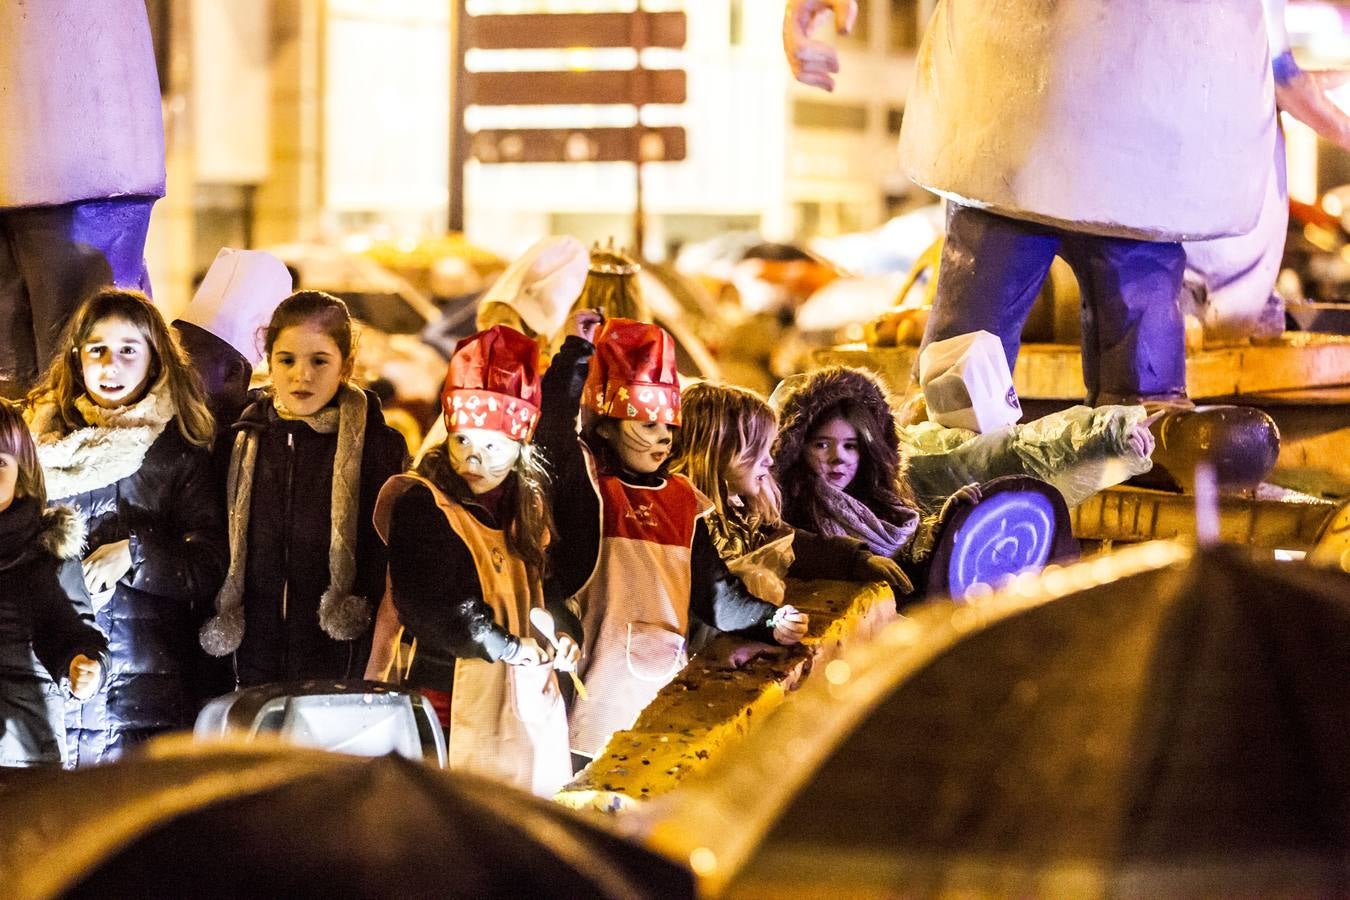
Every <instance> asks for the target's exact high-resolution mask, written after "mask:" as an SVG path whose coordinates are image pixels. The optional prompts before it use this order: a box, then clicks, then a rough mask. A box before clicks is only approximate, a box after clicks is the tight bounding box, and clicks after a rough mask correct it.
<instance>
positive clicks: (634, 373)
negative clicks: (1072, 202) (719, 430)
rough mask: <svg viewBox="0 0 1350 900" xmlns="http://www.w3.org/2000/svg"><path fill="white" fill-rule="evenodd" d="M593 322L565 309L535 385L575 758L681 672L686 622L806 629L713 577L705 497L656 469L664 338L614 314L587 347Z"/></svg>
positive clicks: (668, 425)
mask: <svg viewBox="0 0 1350 900" xmlns="http://www.w3.org/2000/svg"><path fill="white" fill-rule="evenodd" d="M598 322H599V317H598V316H597V315H596V314H595V313H593V312H588V311H579V312H578V313H574V314H573V317H572V320H571V323H570V325H571V329H570V331H571V333H570V334H569V336H568V337H567V339H566V340H565V341H564V343H563V346H562V347H561V349H560V350H559V352H558V355H557V356H555V357H554V358H553V362H552V364H551V365H550V367H549V370H548V373H547V374H546V375H545V377H544V410H543V420H542V422H541V425H540V432H539V442H540V444H541V445H543V446H544V448H545V451H546V453H547V454H548V458H549V460H550V461H551V462H552V463H553V464H554V467H555V471H556V472H557V493H556V497H555V502H554V515H555V517H556V518H557V522H558V529H559V534H560V535H561V537H560V541H559V545H560V546H559V549H558V552H556V553H555V556H554V558H555V559H556V560H557V563H558V572H557V576H556V578H555V579H554V580H553V582H552V585H553V589H554V590H558V591H560V592H562V595H563V596H566V597H569V598H570V599H571V602H573V603H575V604H576V606H577V607H578V608H579V610H580V615H581V619H582V624H583V633H584V635H585V644H584V652H583V654H582V660H581V669H580V673H581V676H582V678H583V680H584V681H585V683H586V685H587V688H588V690H589V692H590V699H589V700H579V701H578V702H577V703H576V704H574V706H573V709H572V712H571V716H570V719H571V732H572V750H573V752H574V753H577V754H579V755H582V756H594V755H596V754H597V753H598V752H599V751H600V750H601V748H602V747H603V746H604V745H605V742H606V741H608V739H609V737H610V735H611V734H613V733H614V732H615V731H618V730H620V729H623V728H628V727H630V726H631V725H632V724H633V722H634V720H635V719H636V718H637V715H638V713H639V712H641V711H642V709H643V707H645V706H646V705H647V704H648V703H649V702H651V700H652V698H653V697H655V696H656V693H657V692H658V691H659V690H660V689H661V688H662V687H663V686H664V685H665V684H667V683H668V682H669V681H670V680H671V679H672V678H674V677H675V674H676V673H677V672H679V670H680V669H681V668H682V667H683V666H684V664H685V662H686V661H687V660H686V639H687V637H688V634H689V627H690V617H691V616H693V617H695V618H697V619H698V620H701V621H702V622H704V623H706V624H708V625H711V626H713V627H715V628H717V629H720V630H722V631H734V632H739V633H742V634H745V635H748V636H753V637H756V638H758V639H761V640H772V641H776V642H777V643H780V644H795V643H797V642H799V641H800V640H801V639H802V637H803V636H804V635H805V634H806V628H807V620H806V616H805V615H804V614H802V613H800V612H798V611H797V610H796V609H794V608H793V607H791V606H784V607H775V606H773V605H772V604H770V603H766V602H764V601H762V600H759V599H757V598H755V597H754V596H753V595H752V594H751V593H750V592H749V591H747V590H746V589H745V586H744V585H743V584H742V582H741V580H740V579H739V578H737V577H736V576H734V575H732V574H731V573H730V572H729V571H728V570H727V567H726V564H725V563H724V562H723V561H722V558H721V556H720V555H719V554H718V551H717V548H716V547H715V546H714V545H713V542H712V539H711V538H710V536H709V533H708V527H707V525H706V523H705V522H704V518H703V517H704V515H705V514H706V513H707V511H708V510H709V508H710V504H709V503H708V501H707V499H706V498H705V497H703V496H702V495H701V494H699V492H698V491H697V490H695V489H694V487H693V485H692V484H690V482H689V481H688V479H686V478H684V477H683V476H679V475H669V474H668V473H667V471H666V463H667V461H668V459H669V456H670V449H671V442H672V438H673V435H674V431H675V429H676V428H678V427H679V425H680V386H679V381H678V379H677V376H676V373H675V345H674V342H673V341H672V340H671V338H670V335H668V334H666V332H664V331H663V330H661V329H660V328H658V327H657V326H655V325H648V324H644V323H642V322H635V321H632V320H629V319H617V318H616V319H611V320H609V321H608V322H606V323H605V325H604V328H603V330H602V331H601V332H600V336H599V338H598V339H596V341H595V344H594V345H592V343H591V341H590V339H589V338H590V336H591V335H592V334H594V331H595V328H596V326H597V325H598ZM592 354H594V360H592V358H591V357H592ZM579 408H581V415H582V428H581V440H580V441H578V440H577V437H576V429H575V423H576V421H577V414H578V409H579Z"/></svg>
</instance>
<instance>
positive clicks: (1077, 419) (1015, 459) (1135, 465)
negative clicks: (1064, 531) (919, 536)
mask: <svg viewBox="0 0 1350 900" xmlns="http://www.w3.org/2000/svg"><path fill="white" fill-rule="evenodd" d="M1146 417H1147V413H1146V412H1145V410H1144V407H1142V406H1099V407H1096V408H1093V407H1088V406H1074V407H1071V408H1069V409H1066V410H1063V411H1061V412H1057V413H1052V414H1051V415H1048V416H1044V417H1042V418H1040V419H1036V420H1035V421H1033V422H1028V423H1026V424H1024V425H1012V426H1009V427H1007V428H1001V429H999V430H997V431H991V432H989V433H987V434H978V433H976V432H974V431H968V430H966V429H964V428H944V427H943V426H941V425H938V424H936V423H934V422H923V423H920V424H918V425H911V426H909V427H906V428H902V429H901V430H900V441H901V444H902V445H903V446H904V448H905V450H907V451H908V453H909V469H908V472H907V477H908V479H909V482H910V484H911V485H912V486H913V488H914V492H915V495H916V496H917V497H918V499H919V501H920V502H921V503H923V504H924V505H925V506H926V507H936V506H940V505H941V503H942V501H943V500H944V499H945V498H946V497H948V496H950V495H951V494H952V493H953V492H955V491H956V490H957V489H958V488H960V487H961V486H963V485H966V484H969V483H970V482H972V481H979V482H984V481H989V480H990V479H991V478H997V477H998V476H1000V475H1030V476H1032V477H1034V478H1039V479H1040V480H1042V481H1045V482H1048V483H1049V484H1052V485H1054V486H1055V487H1056V488H1058V489H1059V492H1060V493H1061V494H1063V495H1064V500H1065V502H1066V503H1068V505H1069V506H1071V507H1073V506H1077V505H1078V504H1079V503H1082V502H1083V501H1084V500H1086V499H1088V498H1089V497H1091V496H1092V495H1093V494H1095V493H1097V492H1098V491H1101V490H1104V489H1105V488H1108V487H1111V486H1113V485H1117V484H1120V483H1121V482H1123V481H1125V480H1127V479H1129V478H1133V477H1134V476H1135V475H1141V474H1143V473H1144V472H1147V471H1148V470H1149V469H1150V468H1152V466H1153V464H1152V462H1150V460H1149V459H1148V457H1146V456H1140V455H1139V454H1138V453H1137V452H1135V451H1134V450H1133V449H1132V448H1131V446H1130V441H1129V438H1130V434H1131V432H1133V431H1134V429H1135V428H1136V427H1137V426H1138V425H1139V424H1140V423H1142V422H1143V421H1144V419H1145V418H1146Z"/></svg>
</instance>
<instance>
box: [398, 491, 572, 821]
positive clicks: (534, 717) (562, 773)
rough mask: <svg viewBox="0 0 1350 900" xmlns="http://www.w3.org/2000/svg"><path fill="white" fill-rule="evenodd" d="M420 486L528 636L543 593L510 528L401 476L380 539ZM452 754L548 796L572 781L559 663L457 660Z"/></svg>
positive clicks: (459, 765) (503, 622)
mask: <svg viewBox="0 0 1350 900" xmlns="http://www.w3.org/2000/svg"><path fill="white" fill-rule="evenodd" d="M417 484H422V485H425V486H426V487H427V488H428V489H430V491H431V494H432V496H433V497H435V499H436V505H437V506H438V507H440V510H441V512H443V513H445V518H446V521H447V522H449V523H450V527H451V528H452V529H453V530H454V532H455V534H457V535H458V536H459V538H460V540H462V541H464V544H465V546H467V547H468V548H469V553H470V554H471V555H472V556H473V562H474V567H475V568H476V569H477V572H478V583H479V587H480V588H481V589H482V592H483V600H484V601H485V602H486V603H487V605H488V606H490V607H491V608H492V612H493V614H494V615H495V616H496V620H497V624H498V625H500V626H501V627H502V628H504V629H506V630H507V631H509V632H511V633H512V634H514V635H518V636H528V635H529V633H530V630H529V629H530V626H529V615H530V610H531V609H533V608H535V607H543V605H544V595H543V590H542V587H541V585H540V582H539V580H538V579H537V578H531V577H530V573H529V570H528V569H527V568H526V566H525V563H524V562H523V561H522V560H521V559H520V558H518V557H516V556H513V555H512V554H511V552H510V550H509V549H508V547H507V545H506V534H505V532H503V531H500V530H498V529H495V528H488V527H487V526H486V525H484V524H482V523H481V522H479V521H478V520H477V519H475V518H474V517H473V515H472V514H471V513H470V512H469V511H468V510H466V509H464V507H462V506H460V505H459V504H458V503H456V502H455V501H454V500H451V499H450V498H449V497H446V496H445V495H444V494H442V493H441V492H440V491H439V490H437V489H436V487H435V486H434V485H433V484H431V482H429V481H427V480H426V479H424V478H421V477H419V476H417V475H397V476H395V477H393V478H391V479H389V481H387V482H385V485H384V487H383V488H382V489H381V490H380V497H379V500H378V501H377V502H376V505H375V527H376V529H377V530H378V531H379V533H380V536H381V537H382V538H384V540H385V541H386V542H387V541H388V539H389V538H388V534H389V517H390V514H391V512H392V510H393V506H394V502H395V501H396V500H397V499H398V498H399V497H400V496H401V495H402V494H403V493H404V492H405V491H407V490H408V489H409V488H410V487H412V486H414V485H417ZM449 759H450V768H451V769H454V770H457V771H464V772H473V773H475V774H478V775H485V776H487V777H489V778H495V779H497V780H499V781H505V782H509V783H511V784H514V785H515V786H516V787H519V788H522V789H524V790H527V791H530V792H532V793H534V794H537V795H539V796H541V797H551V796H553V794H554V793H556V792H557V790H558V789H559V788H561V787H562V786H563V785H564V784H566V783H567V782H568V781H569V780H571V777H572V763H571V757H570V756H569V754H568V750H567V713H566V710H565V709H564V707H563V701H562V695H561V694H560V693H559V692H558V679H557V676H556V674H555V673H554V671H553V666H552V665H545V666H508V665H507V664H506V663H502V662H496V663H490V662H485V661H484V660H481V659H457V660H456V661H455V682H454V691H453V693H452V695H451V701H450V738H449Z"/></svg>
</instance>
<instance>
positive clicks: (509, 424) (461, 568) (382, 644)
mask: <svg viewBox="0 0 1350 900" xmlns="http://www.w3.org/2000/svg"><path fill="white" fill-rule="evenodd" d="M537 370H538V345H537V344H536V343H535V342H534V341H533V340H531V339H530V338H527V337H526V336H525V335H523V334H521V333H520V332H518V331H515V330H514V329H511V328H508V327H506V326H504V325H497V326H494V327H492V328H489V329H487V330H486V331H482V332H479V333H478V334H475V335H472V336H471V337H468V338H465V339H464V340H462V341H460V343H459V345H458V346H457V347H456V348H455V354H454V356H453V357H452V358H451V360H450V370H449V373H448V374H447V376H446V380H445V387H444V389H443V390H442V393H441V408H442V414H443V417H444V421H445V426H446V431H447V437H446V440H445V442H444V443H443V444H441V445H439V446H436V447H434V448H432V449H431V450H429V451H428V452H427V453H426V454H425V455H424V456H423V457H422V459H421V460H420V461H418V463H417V465H416V466H415V467H414V468H413V470H412V471H411V472H409V473H408V474H406V475H400V476H398V477H396V478H393V479H391V480H390V481H389V482H388V483H387V484H386V485H385V487H384V489H383V491H381V493H380V502H379V504H378V505H377V507H376V510H375V522H376V527H377V528H379V529H380V533H381V535H382V536H383V537H384V538H385V539H386V540H387V541H388V544H389V585H390V591H389V593H388V595H387V599H386V602H385V603H383V604H381V608H380V616H379V621H378V622H377V627H376V632H377V646H376V650H375V653H374V654H372V658H371V666H370V667H369V668H368V669H367V677H368V678H372V679H381V678H385V677H387V672H388V670H389V669H390V668H391V666H390V662H391V660H393V659H395V658H396V650H397V647H398V642H399V634H398V632H399V625H400V624H401V625H402V626H403V635H402V640H403V642H405V643H407V644H410V645H411V644H412V643H413V641H414V640H415V648H416V649H415V652H414V653H413V658H412V663H411V667H410V668H409V670H408V672H407V674H406V676H404V683H405V684H407V685H410V686H413V687H416V688H417V689H419V690H421V691H422V693H423V694H425V695H426V696H427V697H428V698H429V699H430V700H431V702H432V705H433V706H435V707H436V710H437V712H438V713H439V714H440V715H441V723H442V725H443V726H444V727H445V728H446V729H447V744H448V747H449V756H450V767H451V768H452V769H460V770H465V771H471V772H476V773H478V774H480V775H485V776H488V777H490V778H496V779H499V780H502V781H505V782H508V783H510V784H513V785H515V786H516V787H519V788H522V789H524V790H528V791H533V792H535V793H538V794H540V795H541V796H549V795H552V794H553V793H554V792H555V791H556V790H557V789H558V788H560V787H561V786H562V785H563V784H564V783H565V782H566V781H567V780H568V779H569V778H570V777H571V774H572V768H571V761H570V758H569V755H568V750H567V714H566V709H565V707H564V704H563V698H562V694H561V692H560V690H559V687H558V680H557V676H556V674H555V670H562V671H571V670H573V669H575V667H576V664H577V660H578V657H579V656H580V653H581V648H580V643H579V641H578V640H577V637H578V636H579V635H580V629H579V625H578V623H577V621H576V619H575V617H574V616H573V615H572V614H571V613H570V612H569V611H568V610H567V608H566V607H565V606H564V605H563V604H562V603H549V602H546V600H545V587H544V585H545V580H544V579H545V576H546V575H547V574H548V568H549V551H550V549H551V547H550V544H551V541H552V535H553V520H552V516H551V510H550V502H549V495H548V478H547V475H546V473H545V471H544V469H543V467H542V464H541V461H540V458H539V456H538V453H537V451H536V450H535V448H534V446H533V445H532V444H531V443H530V438H531V436H532V435H533V432H534V428H535V425H536V423H537V422H538V419H539V394H540V388H539V377H538V374H537ZM540 609H546V610H547V611H548V612H549V614H550V615H551V616H552V618H553V620H554V629H553V630H554V632H555V636H556V643H553V642H549V641H547V640H546V638H547V635H544V634H542V633H540V632H538V631H536V630H535V629H534V628H533V627H532V625H531V614H532V613H533V614H536V615H537V612H536V611H537V610H540Z"/></svg>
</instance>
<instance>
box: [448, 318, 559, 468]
mask: <svg viewBox="0 0 1350 900" xmlns="http://www.w3.org/2000/svg"><path fill="white" fill-rule="evenodd" d="M539 397H540V390H539V345H538V344H536V343H535V342H534V341H532V340H531V339H530V338H527V337H526V336H525V335H523V334H521V333H520V332H519V331H516V330H515V329H514V328H508V327H507V326H505V325H494V326H493V327H491V328H489V329H487V330H486V331H480V332H478V333H477V334H471V335H469V336H468V337H466V338H464V339H463V340H461V341H460V342H459V343H458V344H456V345H455V353H454V355H453V356H451V357H450V371H449V372H448V373H446V376H445V386H444V387H443V388H441V412H442V414H443V415H444V416H445V427H446V429H447V430H448V431H458V430H461V429H467V428H485V429H487V430H489V431H497V432H500V433H501V434H504V435H506V436H507V437H509V438H511V439H512V440H515V441H528V440H529V439H530V438H531V437H533V436H534V429H535V426H537V425H538V424H539Z"/></svg>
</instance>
